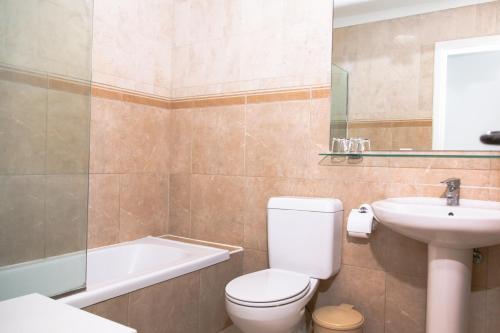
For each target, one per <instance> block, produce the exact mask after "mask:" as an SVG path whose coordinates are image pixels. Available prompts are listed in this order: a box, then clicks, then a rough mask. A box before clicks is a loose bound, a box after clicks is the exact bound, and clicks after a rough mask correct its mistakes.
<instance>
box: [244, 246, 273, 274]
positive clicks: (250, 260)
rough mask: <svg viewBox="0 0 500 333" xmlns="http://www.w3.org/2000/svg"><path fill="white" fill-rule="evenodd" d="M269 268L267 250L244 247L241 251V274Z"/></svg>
mask: <svg viewBox="0 0 500 333" xmlns="http://www.w3.org/2000/svg"><path fill="white" fill-rule="evenodd" d="M267 268H269V257H268V255H267V251H266V252H265V251H257V250H251V249H245V252H244V253H243V274H248V273H252V272H256V271H261V270H263V269H267Z"/></svg>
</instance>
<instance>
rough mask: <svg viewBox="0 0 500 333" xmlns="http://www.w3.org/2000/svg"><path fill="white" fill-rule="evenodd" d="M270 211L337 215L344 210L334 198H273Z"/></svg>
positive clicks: (269, 204)
mask: <svg viewBox="0 0 500 333" xmlns="http://www.w3.org/2000/svg"><path fill="white" fill-rule="evenodd" d="M267 208H268V209H286V210H297V211H306V212H321V213H335V212H339V211H342V210H343V207H342V202H341V201H340V200H338V199H332V198H311V197H273V198H270V199H269V202H268V203H267Z"/></svg>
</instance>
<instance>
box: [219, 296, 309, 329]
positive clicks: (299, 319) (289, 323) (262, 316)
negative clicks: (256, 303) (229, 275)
mask: <svg viewBox="0 0 500 333" xmlns="http://www.w3.org/2000/svg"><path fill="white" fill-rule="evenodd" d="M227 303H231V302H228V301H226V307H231V305H235V304H232V303H231V304H227ZM236 306H238V305H236ZM264 309H265V310H266V311H265V312H264V311H259V310H264ZM264 309H255V308H254V309H253V310H257V311H252V313H246V314H245V313H241V312H238V315H235V314H234V313H231V312H230V313H229V317H231V320H232V321H233V323H234V325H235V326H236V327H238V328H239V329H240V330H241V331H242V332H243V333H262V332H266V333H308V332H309V331H308V330H307V324H306V318H305V309H302V310H301V311H298V312H295V313H293V312H292V313H287V314H286V315H285V316H272V314H270V313H269V312H270V311H269V310H270V309H272V308H264ZM272 312H274V311H272Z"/></svg>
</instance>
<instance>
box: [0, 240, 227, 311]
mask: <svg viewBox="0 0 500 333" xmlns="http://www.w3.org/2000/svg"><path fill="white" fill-rule="evenodd" d="M228 259H229V251H228V250H223V249H217V248H214V247H209V246H203V245H198V244H188V243H184V242H179V241H175V240H171V239H164V238H157V237H151V236H148V237H144V238H141V239H137V240H134V241H130V242H124V243H118V244H115V245H111V246H105V247H101V248H97V249H92V250H89V251H88V256H87V288H86V290H85V291H81V292H79V293H75V294H71V295H69V296H66V297H63V298H59V302H63V303H66V304H69V305H72V306H75V307H78V308H83V307H86V306H89V305H92V304H96V303H98V302H102V301H105V300H108V299H111V298H113V297H117V296H120V295H124V294H126V293H130V292H132V291H134V290H138V289H140V288H144V287H147V286H151V285H153V284H155V283H160V282H163V281H166V280H170V279H173V278H175V277H178V276H181V275H183V274H187V273H191V272H194V271H197V270H199V269H202V268H204V267H208V266H210V265H214V264H217V263H219V262H222V261H225V260H228ZM25 271H26V270H25ZM32 272H33V273H34V274H36V271H34V270H33V271H32ZM6 273H10V274H9V275H7V276H2V270H1V269H0V290H2V289H4V286H2V285H1V283H2V282H4V281H11V282H10V284H14V282H15V281H16V279H15V278H16V277H17V275H19V274H20V273H18V272H17V271H14V272H10V271H8V272H6ZM21 273H22V272H21ZM15 274H17V275H15ZM2 277H3V279H2ZM17 281H18V280H17ZM9 287H10V285H9V284H7V285H6V286H5V289H7V290H8V288H9Z"/></svg>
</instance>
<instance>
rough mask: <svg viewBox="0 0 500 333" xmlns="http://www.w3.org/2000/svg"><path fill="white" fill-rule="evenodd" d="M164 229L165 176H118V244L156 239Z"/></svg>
mask: <svg viewBox="0 0 500 333" xmlns="http://www.w3.org/2000/svg"><path fill="white" fill-rule="evenodd" d="M166 226H168V176H166V175H161V174H123V175H120V236H119V237H120V241H121V242H122V241H127V240H132V239H137V238H141V237H145V236H158V235H161V234H163V233H164V232H165V230H166V228H165V227H166Z"/></svg>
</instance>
